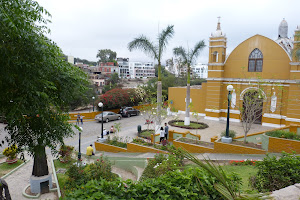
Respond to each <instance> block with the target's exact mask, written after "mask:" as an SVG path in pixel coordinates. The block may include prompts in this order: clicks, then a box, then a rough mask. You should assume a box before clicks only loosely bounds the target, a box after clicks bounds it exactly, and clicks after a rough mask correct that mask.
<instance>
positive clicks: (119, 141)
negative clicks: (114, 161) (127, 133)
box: [105, 135, 128, 148]
mask: <svg viewBox="0 0 300 200" xmlns="http://www.w3.org/2000/svg"><path fill="white" fill-rule="evenodd" d="M127 142H128V138H127V137H126V138H123V137H118V136H115V135H114V136H113V137H112V139H110V137H107V140H106V142H105V143H107V144H110V145H113V146H117V147H122V148H127Z"/></svg>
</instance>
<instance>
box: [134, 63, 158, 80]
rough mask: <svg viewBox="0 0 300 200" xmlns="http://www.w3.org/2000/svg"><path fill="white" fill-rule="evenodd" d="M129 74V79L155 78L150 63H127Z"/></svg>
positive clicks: (152, 66)
mask: <svg viewBox="0 0 300 200" xmlns="http://www.w3.org/2000/svg"><path fill="white" fill-rule="evenodd" d="M129 72H130V77H131V78H153V77H155V68H154V64H153V63H152V62H144V63H142V62H129Z"/></svg>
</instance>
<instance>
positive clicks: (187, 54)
mask: <svg viewBox="0 0 300 200" xmlns="http://www.w3.org/2000/svg"><path fill="white" fill-rule="evenodd" d="M204 47H205V44H204V40H201V41H199V42H198V43H197V44H196V45H195V46H194V49H188V50H185V49H184V48H183V47H182V46H180V47H176V48H174V49H173V53H174V55H175V56H177V57H179V58H180V59H181V60H182V64H184V65H186V66H187V87H186V106H185V118H184V125H190V85H191V64H192V63H193V61H195V59H196V58H197V57H198V56H199V54H200V51H201V50H202V49H203V48H204Z"/></svg>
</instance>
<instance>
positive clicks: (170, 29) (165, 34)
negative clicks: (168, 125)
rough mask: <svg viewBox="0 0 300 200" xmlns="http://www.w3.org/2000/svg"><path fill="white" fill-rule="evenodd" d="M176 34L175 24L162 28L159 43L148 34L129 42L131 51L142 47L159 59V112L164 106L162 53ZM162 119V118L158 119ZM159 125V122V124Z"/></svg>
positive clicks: (151, 55) (144, 50)
mask: <svg viewBox="0 0 300 200" xmlns="http://www.w3.org/2000/svg"><path fill="white" fill-rule="evenodd" d="M173 35H174V25H169V26H167V28H166V29H164V30H162V31H161V33H160V34H159V35H158V38H157V40H158V44H156V45H155V44H154V43H153V42H151V41H150V40H149V39H148V38H147V37H146V36H144V35H141V36H140V37H137V38H135V39H134V40H133V41H131V42H130V43H129V44H128V49H129V51H132V50H133V49H140V50H142V51H143V52H145V53H146V54H148V55H149V56H150V57H152V58H154V59H156V60H157V63H158V81H157V112H158V113H160V111H161V106H162V82H161V80H162V77H161V59H162V54H163V52H164V51H165V49H166V47H167V44H168V42H169V40H170V39H171V38H172V37H173ZM158 121H160V120H158ZM158 125H159V124H158Z"/></svg>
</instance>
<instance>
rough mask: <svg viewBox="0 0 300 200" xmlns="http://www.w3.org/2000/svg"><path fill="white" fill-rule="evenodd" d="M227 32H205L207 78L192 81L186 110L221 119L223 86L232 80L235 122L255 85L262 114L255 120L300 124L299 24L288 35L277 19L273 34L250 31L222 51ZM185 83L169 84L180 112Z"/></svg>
mask: <svg viewBox="0 0 300 200" xmlns="http://www.w3.org/2000/svg"><path fill="white" fill-rule="evenodd" d="M226 44H227V38H226V35H225V34H224V33H223V32H222V30H221V25H220V21H219V22H218V24H217V30H216V31H215V32H214V33H212V34H211V37H210V38H209V61H208V78H207V82H206V83H203V84H202V86H201V87H199V86H198V87H191V101H192V105H193V106H192V108H191V112H197V113H199V115H202V116H204V118H205V119H210V120H217V121H219V120H226V116H227V102H228V101H227V95H228V91H227V89H226V88H227V86H228V85H232V86H233V88H234V90H233V92H232V100H231V104H230V121H235V122H240V121H241V117H240V112H241V111H240V110H241V109H240V108H241V107H242V106H243V98H244V96H245V95H246V94H247V92H249V91H250V90H252V91H253V90H257V91H260V94H261V98H262V101H263V104H261V105H262V106H261V112H262V115H261V117H260V118H259V119H258V120H257V121H256V123H259V124H262V125H263V126H271V127H282V126H286V125H289V124H300V84H299V83H300V81H299V80H300V60H299V58H297V56H296V55H295V53H294V52H295V50H296V49H299V47H300V27H299V26H298V27H297V29H296V30H295V34H294V37H293V39H290V38H288V24H287V22H286V20H284V19H283V20H282V22H281V23H280V25H279V28H278V39H277V40H275V41H274V40H272V39H270V38H267V37H265V36H262V35H254V36H252V37H250V38H248V39H246V40H245V41H243V42H242V43H240V44H239V45H238V46H237V47H236V48H235V49H234V50H233V51H232V52H231V53H230V54H229V55H227V54H226ZM185 96H186V88H185V87H182V88H180V87H172V88H169V100H171V102H172V105H171V106H172V107H174V108H175V109H177V110H178V111H179V112H184V111H185Z"/></svg>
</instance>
